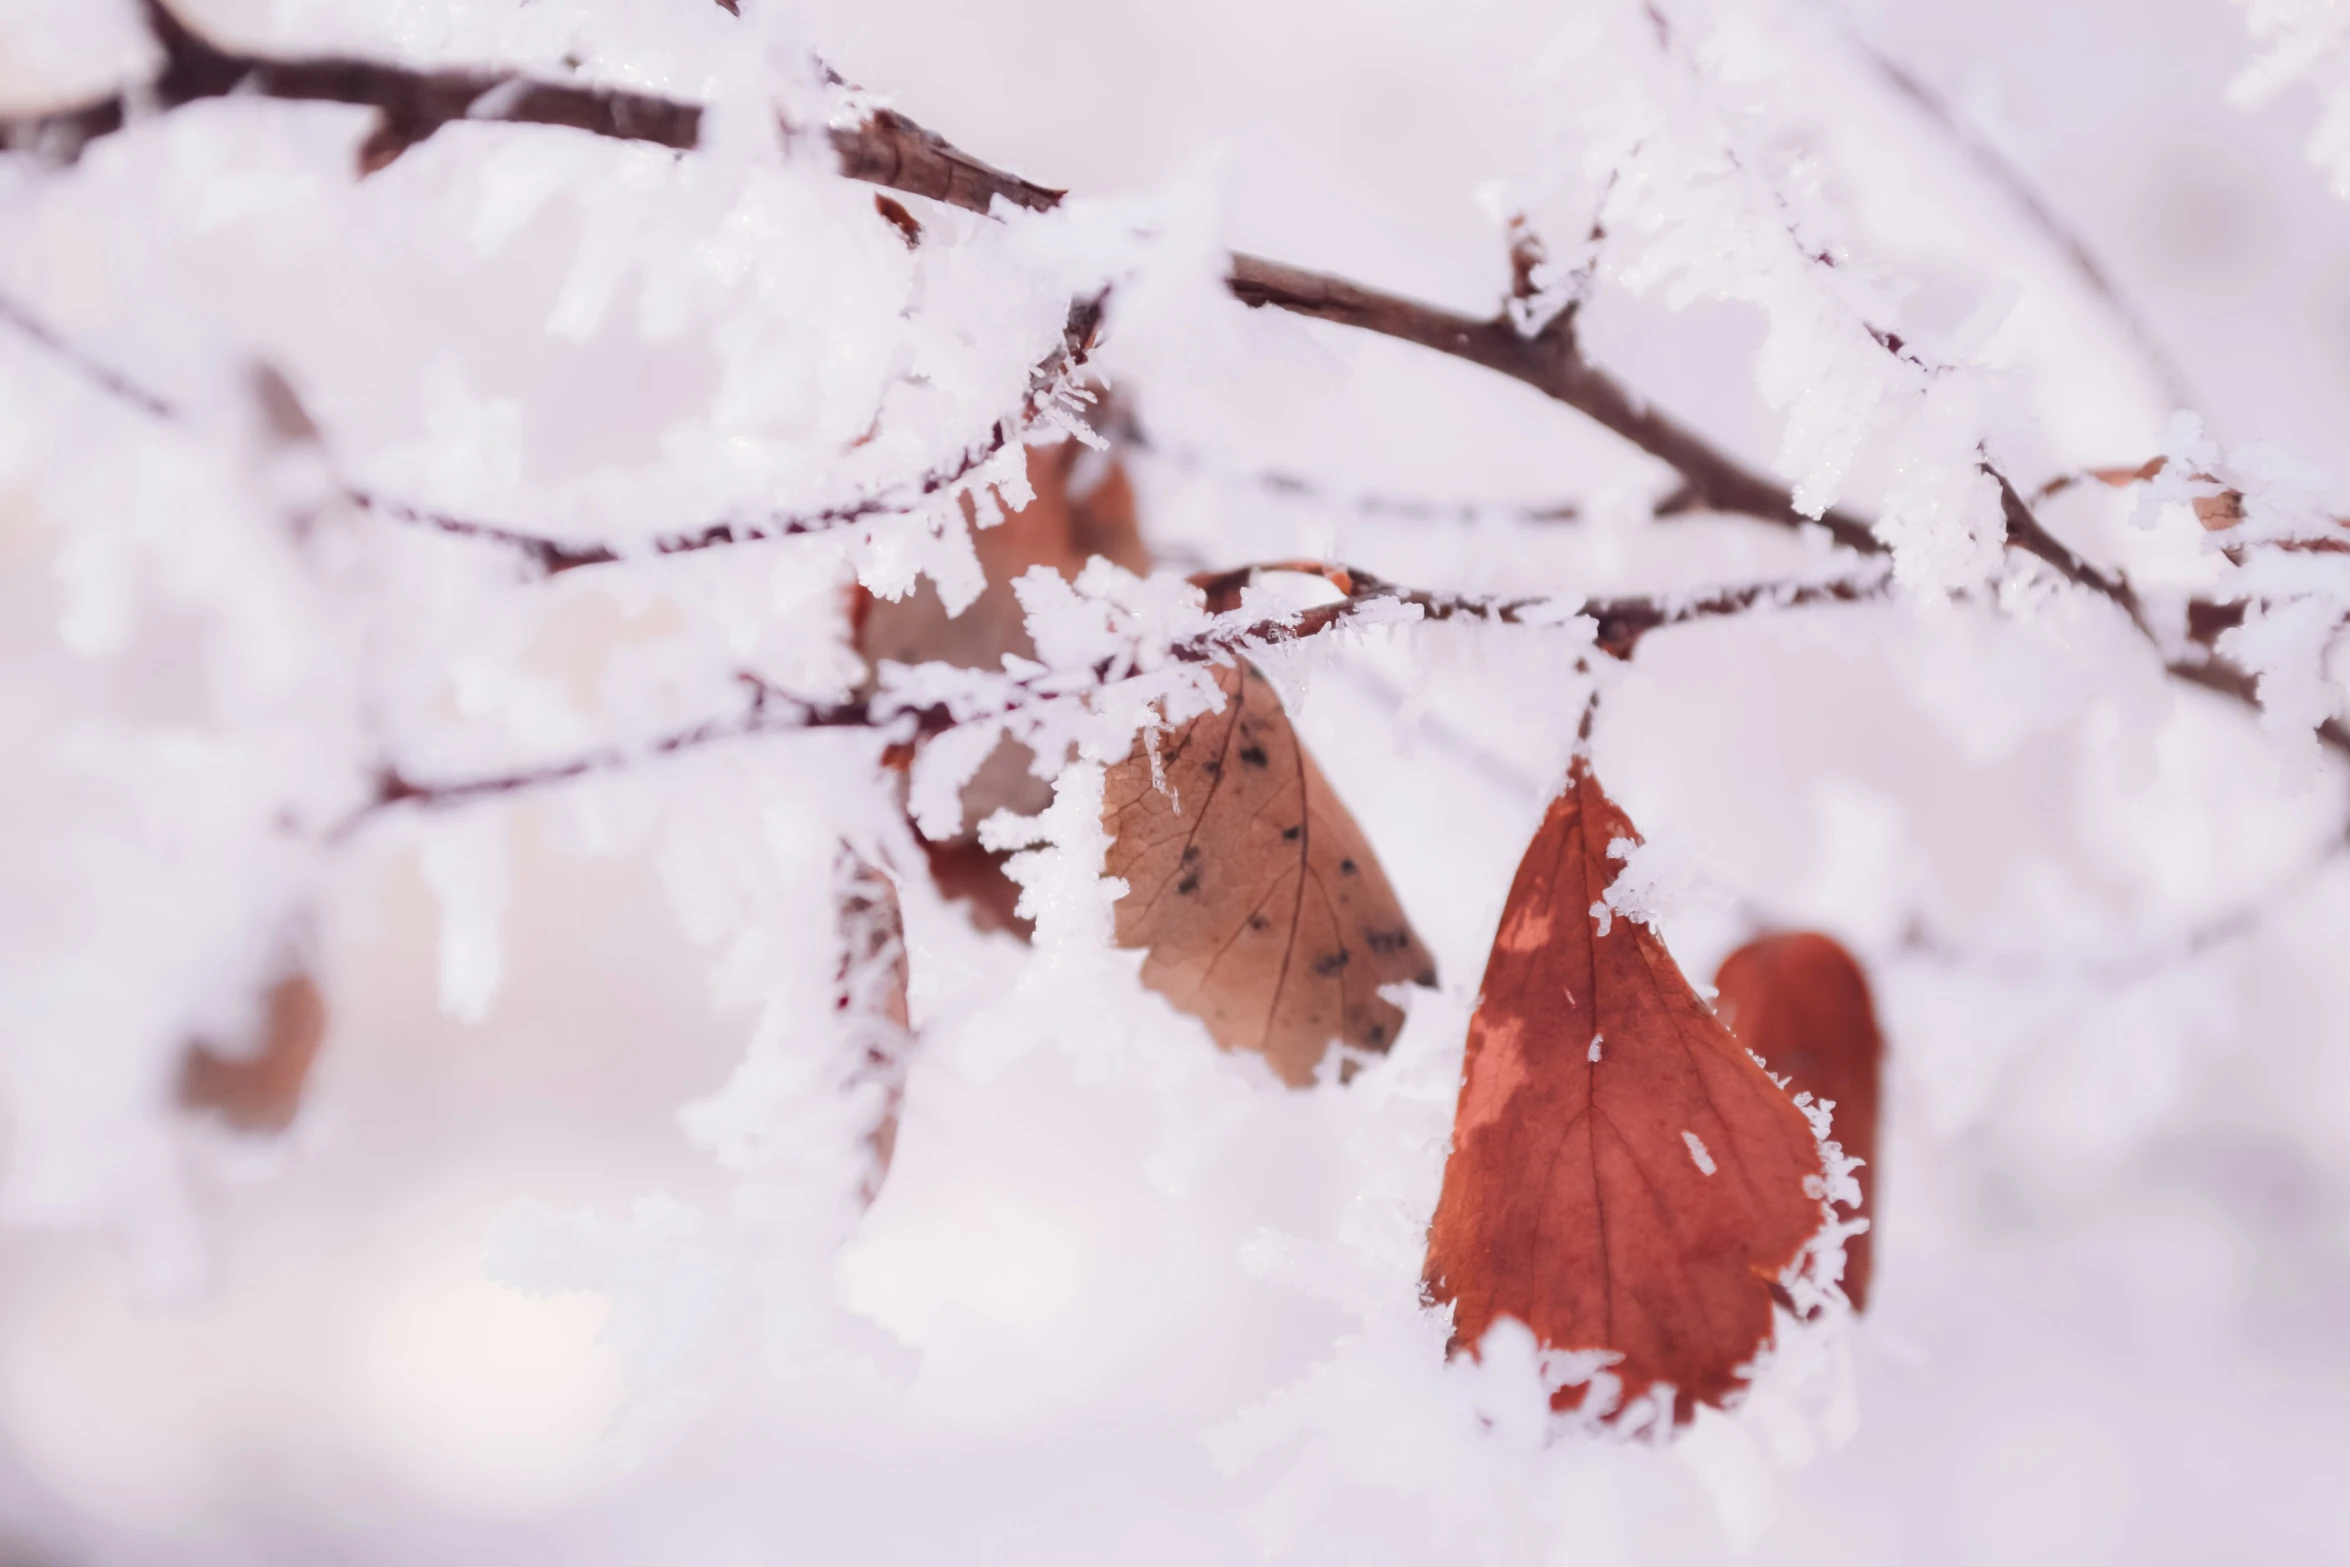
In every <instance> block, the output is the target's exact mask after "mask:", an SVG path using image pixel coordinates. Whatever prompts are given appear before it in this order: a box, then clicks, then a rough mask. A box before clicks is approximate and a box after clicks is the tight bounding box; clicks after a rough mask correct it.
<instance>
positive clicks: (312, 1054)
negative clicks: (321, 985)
mask: <svg viewBox="0 0 2350 1567" xmlns="http://www.w3.org/2000/svg"><path fill="white" fill-rule="evenodd" d="M325 1037H326V1002H325V1000H324V999H323V998H321V997H320V995H319V994H318V986H317V985H315V984H314V983H312V982H311V979H310V976H309V975H307V974H292V975H289V976H287V977H286V978H284V979H282V980H280V981H278V983H277V985H276V987H275V988H274V989H272V990H271V991H270V993H269V1017H268V1019H267V1021H266V1023H265V1025H264V1031H263V1033H262V1036H261V1042H260V1048H259V1049H258V1050H256V1051H253V1052H252V1053H250V1054H246V1055H227V1054H223V1053H221V1051H220V1050H219V1049H218V1048H216V1047H215V1046H213V1045H212V1044H210V1043H209V1042H207V1041H204V1040H198V1041H196V1043H194V1044H193V1045H191V1046H190V1047H189V1049H188V1053H187V1055H186V1056H185V1057H184V1058H183V1059H182V1060H181V1062H180V1080H179V1102H180V1104H181V1105H182V1106H184V1107H185V1108H187V1109H190V1110H209V1111H211V1112H212V1113H214V1114H215V1115H218V1116H219V1117H220V1118H221V1119H222V1120H224V1121H226V1122H227V1123H228V1124H229V1125H231V1126H233V1127H235V1128H237V1130H239V1131H242V1132H282V1131H284V1130H285V1129H286V1128H287V1127H288V1126H291V1125H292V1124H293V1121H294V1113H295V1112H296V1111H298V1110H299V1109H301V1108H302V1088H303V1085H304V1084H305V1083H307V1082H308V1081H309V1078H310V1065H311V1063H312V1062H313V1061H315V1060H317V1059H318V1046H319V1042H320V1041H321V1040H323V1039H324V1038H325Z"/></svg>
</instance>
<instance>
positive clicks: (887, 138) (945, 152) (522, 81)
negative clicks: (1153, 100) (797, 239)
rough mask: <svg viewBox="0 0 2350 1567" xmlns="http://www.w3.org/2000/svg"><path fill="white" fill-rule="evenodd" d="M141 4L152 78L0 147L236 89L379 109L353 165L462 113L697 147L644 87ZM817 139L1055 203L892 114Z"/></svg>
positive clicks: (898, 172)
mask: <svg viewBox="0 0 2350 1567" xmlns="http://www.w3.org/2000/svg"><path fill="white" fill-rule="evenodd" d="M140 12H141V14H142V16H143V17H144V19H145V21H146V24H147V30H148V33H149V35H150V36H151V37H152V38H153V39H154V41H155V44H156V47H157V48H158V49H159V50H160V51H161V52H162V56H163V60H162V65H161V67H160V69H158V70H157V71H156V72H155V74H154V75H153V76H151V77H149V78H148V79H146V80H144V81H141V82H138V83H135V84H126V85H124V86H123V87H120V88H118V89H117V90H115V91H114V92H112V93H109V94H107V95H106V96H104V97H102V98H97V99H94V100H91V101H89V102H85V103H80V104H75V105H72V106H69V107H66V108H62V109H53V110H44V111H40V112H36V113H31V114H21V115H11V116H5V117H0V146H6V147H9V148H12V149H23V150H28V151H31V152H34V153H35V154H37V155H40V156H44V157H48V158H54V159H57V160H60V161H65V162H70V161H72V160H73V159H75V158H77V157H79V156H80V155H81V151H82V149H83V148H84V147H86V146H88V145H89V144H90V143H91V142H94V141H97V140H99V139H100V138H102V137H106V136H111V135H113V134H115V133H116V132H118V131H120V130H122V129H124V128H125V127H126V126H129V125H131V124H133V123H135V122H136V121H137V120H138V119H140V118H141V117H143V116H146V115H150V114H156V113H162V112H166V111H169V110H172V109H177V108H181V107H184V106H185V105H187V104H191V103H199V102H203V101H205V100H207V99H213V98H225V97H228V96H229V95H231V94H232V93H233V94H237V95H239V96H244V97H257V98H275V99H280V100H283V101H287V102H294V103H338V104H346V105H350V106H352V107H355V108H365V109H373V110H375V112H376V114H377V116H378V118H377V123H376V126H375V129H374V130H373V131H371V132H370V133H369V135H368V137H367V140H366V141H365V142H364V143H363V144H362V146H361V148H360V154H359V158H360V167H361V169H362V170H363V171H373V170H375V169H380V168H382V167H383V166H384V165H386V164H388V163H390V162H391V161H392V160H393V159H394V158H397V157H398V156H399V155H400V154H401V153H403V152H405V151H406V150H407V149H409V148H410V147H413V146H415V145H417V144H418V143H419V142H422V141H424V140H426V139H427V138H429V137H430V136H432V135H433V134H434V133H435V132H437V131H439V130H440V129H441V128H442V127H443V126H445V125H450V124H454V123H456V122H458V121H465V120H471V121H483V122H498V123H504V124H511V125H555V126H563V127H566V128H569V129H572V130H578V131H585V132H587V133H588V134H590V135H593V136H603V137H608V138H611V139H613V140H617V141H635V142H649V143H651V144H652V145H654V146H657V147H669V148H673V149H675V150H677V151H680V152H683V151H689V150H691V149H693V148H695V147H697V146H699V145H700V142H701V135H702V113H703V110H702V106H701V105H700V104H695V103H686V102H682V101H680V100H678V99H674V98H664V97H661V96H659V95H657V94H653V93H640V92H631V91H628V90H627V89H625V88H617V87H587V86H581V85H578V84H576V83H571V82H549V81H538V80H534V79H532V78H530V77H527V76H524V75H522V74H520V73H518V72H514V71H497V70H473V71H466V70H430V71H427V70H415V69H411V68H409V67H406V66H401V65H395V64H391V63H389V62H386V61H380V60H363V59H355V58H351V57H348V56H337V55H314V56H288V55H269V54H256V53H248V52H246V51H243V50H238V49H231V48H228V47H226V46H225V45H222V44H221V43H219V42H217V41H215V40H214V39H212V38H209V37H207V36H205V35H204V34H203V33H201V32H199V31H198V30H197V29H196V28H194V27H192V26H190V25H189V24H188V22H186V21H185V20H184V19H183V18H181V17H180V16H179V15H178V13H176V12H175V11H174V10H173V9H172V8H171V7H170V6H168V5H166V4H164V3H163V0H140ZM834 80H835V81H836V82H837V80H838V78H834ZM785 129H786V131H787V132H788V131H789V130H790V129H791V128H790V127H788V126H787V127H785ZM825 135H826V137H827V138H828V139H829V140H830V141H831V143H832V146H833V149H834V151H835V153H836V154H837V155H838V157H839V158H840V162H841V170H842V172H843V173H844V174H846V175H848V176H849V177H851V178H853V179H859V180H864V181H867V182H869V183H871V184H876V185H886V186H889V187H891V188H892V189H895V190H902V191H907V192H910V193H912V194H915V195H920V196H927V197H930V198H931V199H933V200H935V201H943V202H948V203H950V204H952V205H954V206H958V207H967V208H969V209H971V210H972V211H974V212H985V211H987V210H988V209H989V207H990V206H991V205H992V204H993V203H994V201H995V199H996V198H997V197H999V196H1000V197H1002V198H1003V199H1005V200H1006V201H1009V202H1011V203H1012V204H1013V205H1015V206H1020V207H1026V208H1029V209H1031V210H1033V211H1044V210H1046V209H1048V208H1050V207H1052V206H1054V205H1056V204H1058V203H1059V201H1060V199H1061V194H1062V193H1061V192H1060V191H1057V190H1053V189H1050V188H1049V187H1046V186H1042V185H1037V184H1034V183H1032V182H1030V181H1027V180H1023V179H1020V178H1018V177H1017V176H1015V175H1010V174H1006V173H1004V172H1003V171H1002V170H1000V169H995V168H991V167H990V166H989V165H987V164H985V163H983V162H981V161H980V160H979V159H977V158H974V157H972V156H971V155H970V154H968V153H966V152H963V151H962V150H961V149H959V148H957V147H955V146H953V145H951V144H950V143H948V142H947V141H945V140H944V139H943V138H941V137H939V136H937V135H935V134H933V133H932V132H930V131H928V130H925V129H924V128H923V127H922V126H920V125H917V124H915V123H914V122H913V121H912V120H909V119H907V118H906V117H905V116H903V115H901V114H897V113H895V112H893V111H891V110H888V109H881V110H877V111H875V112H874V113H872V114H870V115H868V116H866V117H865V118H864V119H863V120H862V121H861V122H859V123H858V124H855V125H850V126H831V127H827V128H826V131H825Z"/></svg>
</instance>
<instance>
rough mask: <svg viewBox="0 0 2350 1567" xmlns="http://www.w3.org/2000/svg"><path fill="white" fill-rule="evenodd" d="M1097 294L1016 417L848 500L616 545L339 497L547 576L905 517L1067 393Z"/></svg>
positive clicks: (1097, 314) (1096, 326) (1089, 341)
mask: <svg viewBox="0 0 2350 1567" xmlns="http://www.w3.org/2000/svg"><path fill="white" fill-rule="evenodd" d="M1103 298H1104V296H1101V295H1096V296H1094V297H1092V298H1090V299H1080V300H1078V301H1077V302H1076V303H1074V304H1073V305H1071V306H1070V307H1069V319H1068V321H1067V323H1066V324H1065V325H1064V326H1063V327H1062V329H1061V341H1060V342H1059V343H1057V344H1055V345H1054V347H1053V350H1052V352H1051V353H1049V354H1047V355H1046V356H1045V357H1044V358H1043V359H1042V360H1040V361H1038V363H1037V364H1036V366H1035V368H1034V369H1033V370H1032V371H1030V373H1029V390H1028V396H1027V398H1026V400H1025V401H1024V402H1023V403H1022V405H1021V408H1020V414H1019V420H1018V422H1016V423H1015V422H1013V421H1009V420H1004V419H998V420H997V421H996V422H995V423H994V425H993V426H992V427H991V428H990V429H989V431H988V434H987V437H986V438H985V439H984V440H982V441H979V442H978V443H976V444H974V445H973V446H971V447H970V448H969V449H967V450H966V451H964V452H963V454H962V455H961V456H959V457H957V458H956V459H955V460H954V461H952V462H950V463H946V464H944V465H942V466H940V467H937V468H933V469H931V470H930V471H928V472H927V473H922V474H918V475H916V476H915V477H913V478H911V479H908V480H905V481H904V482H902V483H900V484H896V485H893V486H891V487H889V488H888V489H885V490H882V491H879V492H878V493H876V494H873V495H868V496H864V497H861V498H859V499H857V500H854V501H846V502H843V503H842V504H840V505H838V506H827V507H824V508H822V509H821V510H817V511H809V512H798V513H794V514H791V515H788V516H777V517H766V518H762V519H758V520H755V521H739V522H714V523H708V524H705V525H703V526H701V527H697V528H692V529H687V530H684V531H681V532H677V533H670V534H663V535H661V536H659V537H657V538H655V539H653V540H651V541H650V542H649V543H647V544H645V545H643V546H639V547H615V546H613V545H609V544H596V543H570V542H567V541H565V540H562V539H556V538H550V537H548V536H547V535H545V534H539V533H531V532H528V531H525V530H523V529H520V528H509V527H505V526H503V525H500V524H496V523H487V522H480V521H476V520H474V519H471V518H465V517H454V516H450V515H448V514H447V513H445V512H437V511H431V510H427V509H425V508H422V507H416V506H410V505H408V504H406V503H404V502H400V501H394V500H389V499H386V498H385V497H383V496H379V495H376V494H374V493H372V492H370V491H367V490H364V489H359V488H356V487H353V488H350V489H347V490H346V491H345V492H344V493H345V497H346V498H347V499H348V500H349V501H350V502H351V503H352V504H353V505H355V506H357V507H359V508H360V509H361V510H363V511H368V512H372V513H373V514H375V515H377V516H379V517H383V518H385V519H387V520H389V521H392V522H397V523H402V524H406V525H409V526H412V527H418V528H425V529H429V530H431V531H433V532H437V533H445V534H450V535H452V536H454V537H458V538H467V539H479V540H481V541H483V542H485V543H490V544H496V545H499V546H501V547H503V548H506V549H510V550H513V551H514V552H516V553H517V554H519V555H521V556H522V557H523V558H524V559H526V560H528V561H529V562H530V563H531V564H532V566H533V567H535V568H536V569H537V570H538V571H539V572H540V573H541V574H543V575H545V576H550V577H551V576H556V575H559V574H560V573H562V572H566V571H574V570H577V569H578V568H580V567H582V566H602V565H609V564H611V563H613V562H616V561H622V560H630V559H640V558H643V557H645V556H652V555H685V554H692V553H695V552H697V551H701V550H709V549H718V548H721V547H724V546H726V545H731V544H754V543H759V542H761V541H764V540H770V539H782V538H791V537H794V536H796V535H799V534H805V533H822V532H825V531H827V530H828V529H832V528H840V527H847V526H849V525H850V524H853V523H858V522H863V521H865V520H867V519H868V518H873V517H885V516H900V515H904V514H907V513H909V512H912V511H914V510H916V509H918V508H919V506H920V505H921V503H922V502H923V501H925V500H927V499H929V498H930V497H933V496H937V495H941V494H945V493H947V492H949V491H951V490H953V489H954V488H955V487H956V486H958V485H960V484H962V483H963V482H964V481H965V480H967V479H969V478H970V477H971V476H972V475H973V474H974V473H977V472H978V471H979V470H980V469H981V468H983V467H985V466H986V465H987V462H988V460H989V459H991V458H993V457H994V456H995V455H996V454H997V453H999V452H1001V451H1002V450H1003V449H1004V447H1005V446H1006V445H1008V444H1009V443H1010V442H1012V441H1013V440H1015V439H1018V438H1022V437H1024V436H1025V435H1026V434H1027V424H1028V422H1029V421H1032V420H1034V419H1035V418H1036V417H1037V415H1038V413H1039V412H1040V410H1042V409H1044V408H1046V407H1048V406H1053V405H1055V404H1057V403H1059V402H1061V401H1062V400H1063V399H1064V398H1065V397H1066V396H1067V394H1068V391H1069V388H1070V387H1071V386H1072V385H1073V383H1074V382H1075V379H1076V377H1077V375H1078V373H1079V372H1080V371H1081V370H1083V369H1084V368H1085V363H1086V360H1087V358H1088V356H1089V355H1090V354H1091V353H1092V351H1093V347H1094V342H1095V337H1096V334H1097V333H1098V332H1099V331H1100V329H1101V319H1102V304H1103Z"/></svg>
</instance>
